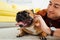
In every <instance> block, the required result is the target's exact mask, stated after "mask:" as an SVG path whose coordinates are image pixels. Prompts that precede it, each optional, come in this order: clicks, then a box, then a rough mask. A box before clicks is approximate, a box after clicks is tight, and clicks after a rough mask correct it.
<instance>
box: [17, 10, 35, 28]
mask: <svg viewBox="0 0 60 40" xmlns="http://www.w3.org/2000/svg"><path fill="white" fill-rule="evenodd" d="M33 16H34V15H33V12H32V11H31V10H23V11H20V12H18V13H17V16H16V21H17V23H19V26H20V27H25V26H29V25H31V24H32V22H33Z"/></svg>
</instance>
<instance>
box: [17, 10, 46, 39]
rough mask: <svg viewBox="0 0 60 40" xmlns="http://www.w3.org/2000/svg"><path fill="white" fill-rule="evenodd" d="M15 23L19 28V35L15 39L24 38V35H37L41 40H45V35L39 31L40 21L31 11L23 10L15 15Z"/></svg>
mask: <svg viewBox="0 0 60 40" xmlns="http://www.w3.org/2000/svg"><path fill="white" fill-rule="evenodd" d="M16 21H17V24H16V25H18V26H19V27H20V28H19V30H20V33H19V34H18V35H17V37H21V36H24V35H26V34H31V35H38V36H39V37H40V38H41V40H47V39H46V36H47V34H46V33H45V32H43V31H42V30H41V28H39V27H38V26H40V21H39V19H37V18H36V17H35V14H34V12H33V11H31V10H23V11H20V12H18V13H17V15H16Z"/></svg>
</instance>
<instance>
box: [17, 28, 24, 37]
mask: <svg viewBox="0 0 60 40" xmlns="http://www.w3.org/2000/svg"><path fill="white" fill-rule="evenodd" d="M19 31H20V33H19V34H18V35H17V37H22V36H24V35H25V32H24V31H23V29H22V28H20V29H19Z"/></svg>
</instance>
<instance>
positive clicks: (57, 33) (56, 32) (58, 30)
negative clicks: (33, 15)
mask: <svg viewBox="0 0 60 40" xmlns="http://www.w3.org/2000/svg"><path fill="white" fill-rule="evenodd" d="M53 36H59V37H60V28H57V29H56V30H55V31H54V33H53Z"/></svg>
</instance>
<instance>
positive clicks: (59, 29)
mask: <svg viewBox="0 0 60 40" xmlns="http://www.w3.org/2000/svg"><path fill="white" fill-rule="evenodd" d="M37 14H39V15H38V16H37V15H36V17H37V18H39V19H40V22H41V28H42V30H43V31H44V32H46V33H47V34H50V35H52V36H58V37H60V0H50V3H49V5H48V8H47V12H46V15H45V14H43V15H45V16H43V17H41V16H40V15H41V14H40V13H39V12H37Z"/></svg>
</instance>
